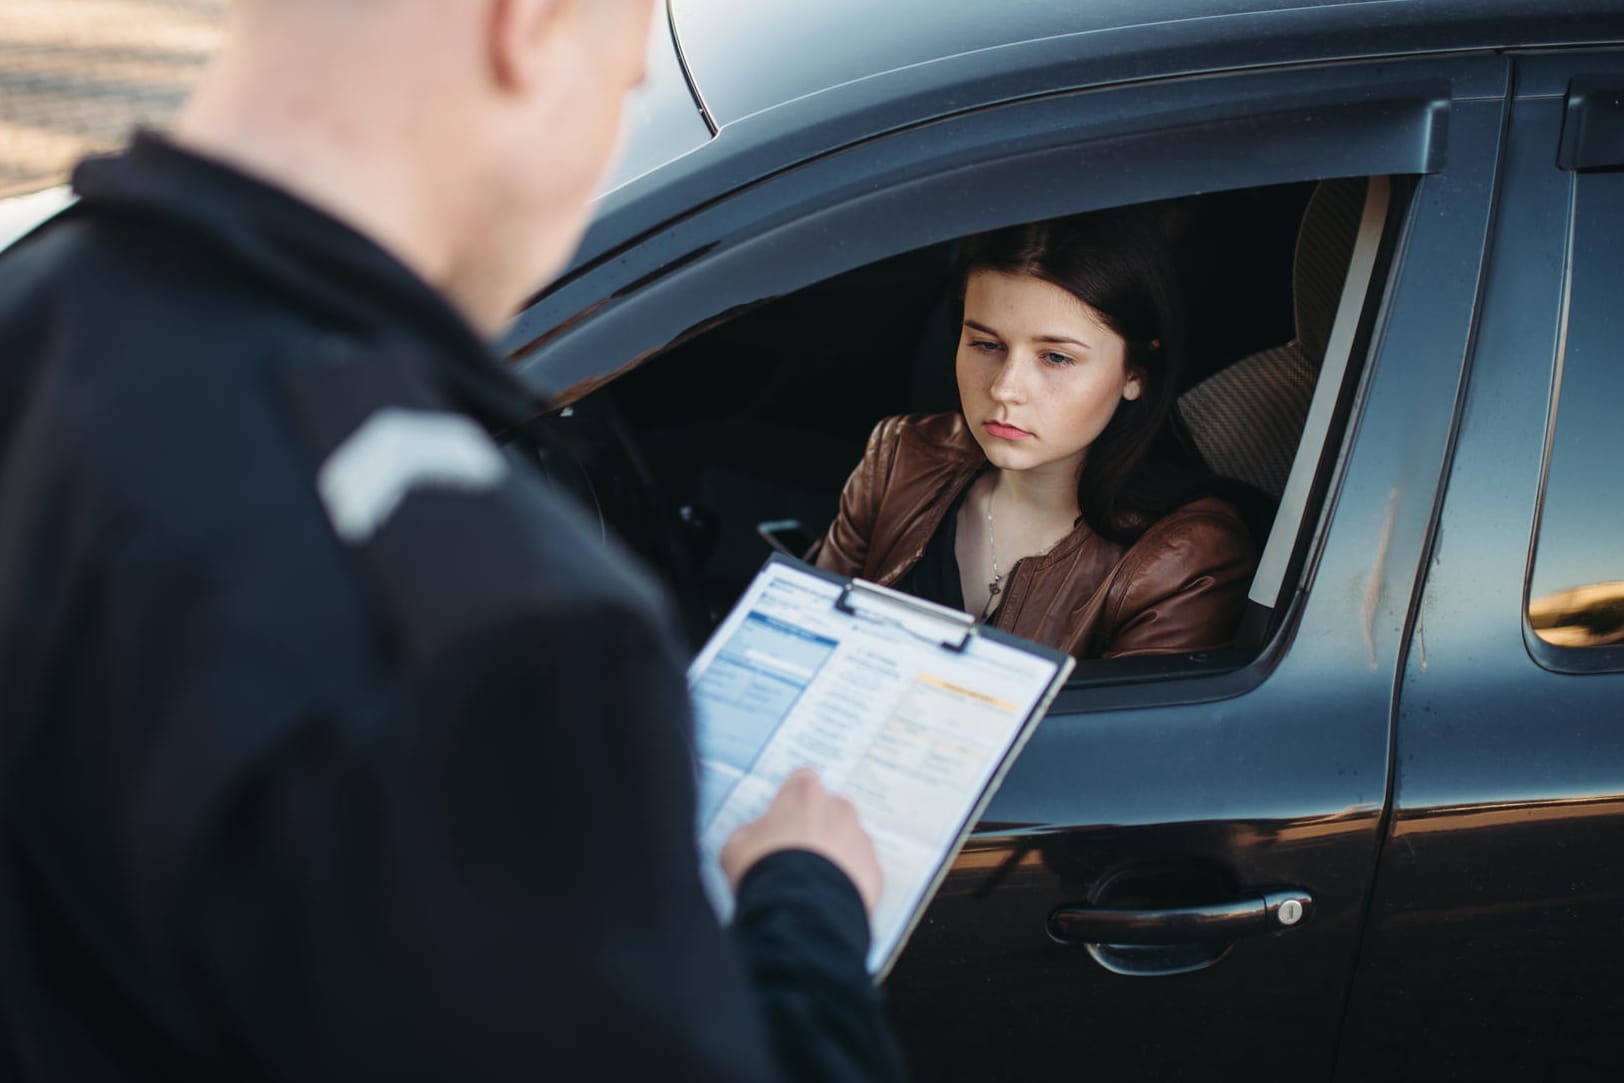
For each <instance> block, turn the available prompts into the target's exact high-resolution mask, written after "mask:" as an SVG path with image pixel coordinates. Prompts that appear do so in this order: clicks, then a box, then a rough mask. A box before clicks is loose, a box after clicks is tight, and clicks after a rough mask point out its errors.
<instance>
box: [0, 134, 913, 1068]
mask: <svg viewBox="0 0 1624 1083" xmlns="http://www.w3.org/2000/svg"><path fill="white" fill-rule="evenodd" d="M76 185H77V187H78V188H79V191H80V193H81V195H82V202H81V203H80V204H79V206H78V207H77V208H76V209H75V210H74V211H72V212H71V213H70V214H69V216H68V218H67V219H66V220H65V221H63V222H61V223H59V224H55V225H53V226H51V227H50V228H48V229H47V230H46V231H45V232H44V233H43V234H42V235H40V236H39V237H37V238H34V239H31V240H30V241H28V242H25V243H24V244H23V245H22V246H21V247H20V248H19V249H17V250H15V251H13V252H12V253H10V254H8V255H7V257H6V258H5V260H4V261H3V262H0V344H3V348H0V952H3V955H0V1016H3V1019H4V1024H5V1026H4V1030H3V1032H0V1033H3V1034H4V1035H5V1038H4V1039H3V1040H0V1044H4V1043H6V1042H9V1045H10V1049H9V1051H8V1054H9V1055H10V1056H12V1057H15V1058H16V1060H17V1061H18V1065H19V1066H20V1067H19V1068H18V1069H17V1070H20V1071H21V1075H22V1078H24V1079H39V1080H52V1081H56V1080H63V1081H70V1080H71V1081H74V1083H97V1081H101V1080H114V1079H119V1080H123V1079H154V1080H165V1081H171V1083H173V1081H181V1080H190V1079H203V1078H209V1079H232V1080H254V1079H288V1080H293V1079H298V1080H318V1079H333V1080H344V1081H346V1083H357V1081H362V1080H383V1079H419V1078H422V1079H429V1078H433V1079H457V1080H468V1081H473V1080H486V1079H514V1080H520V1079H522V1080H527V1081H535V1080H543V1079H585V1078H616V1079H634V1078H635V1079H643V1078H648V1079H656V1078H657V1079H704V1080H750V1081H756V1080H768V1079H774V1078H780V1077H785V1076H791V1077H796V1078H823V1077H826V1078H834V1079H857V1078H867V1077H870V1076H873V1075H888V1074H890V1073H892V1072H894V1071H895V1053H894V1051H893V1049H892V1048H891V1046H890V1044H889V1039H888V1038H887V1037H886V1035H885V1033H884V1030H883V1027H882V1024H881V1022H880V1017H879V1014H878V1010H877V1007H876V1003H875V995H874V993H873V990H872V988H871V987H870V985H869V983H868V981H867V978H866V977H865V975H864V973H863V968H862V958H863V953H864V951H865V950H866V947H867V935H868V934H867V928H866V923H865V922H864V919H863V914H862V911H861V906H860V903H859V902H858V899H857V896H856V893H855V891H854V890H853V889H852V887H851V885H850V883H849V882H848V881H847V880H846V879H845V878H844V877H843V876H842V875H840V874H839V873H838V872H837V871H835V870H834V868H833V867H832V866H830V865H829V864H828V863H827V862H825V861H823V860H822V859H821V858H817V857H814V856H812V855H809V854H784V855H778V856H776V857H773V858H769V859H767V860H766V861H764V862H762V863H761V864H760V865H758V866H757V868H756V869H755V870H754V871H753V872H752V874H751V875H750V876H749V877H748V878H747V879H746V881H745V884H744V885H743V888H742V891H741V897H740V901H739V902H740V908H739V916H738V918H737V920H736V922H735V925H734V928H733V931H732V933H731V934H729V933H725V932H724V931H723V930H721V929H720V928H718V926H717V924H716V921H715V919H714V917H713V916H712V915H711V913H710V910H709V908H708V906H707V903H706V902H705V900H704V898H703V896H702V893H701V889H700V886H699V880H698V875H697V870H696V859H695V853H694V844H693V842H692V833H693V823H692V821H693V794H692V789H693V780H692V766H691V764H692V760H691V751H690V747H689V743H688V737H687V729H686V727H687V715H686V710H687V708H686V691H685V687H684V683H683V678H682V675H681V669H680V663H681V659H680V658H679V657H678V654H677V651H676V649H675V648H674V646H673V638H672V636H671V635H670V634H669V633H668V629H667V624H668V621H667V618H666V616H665V610H664V607H663V605H662V601H661V599H660V597H659V596H658V594H657V592H656V591H655V589H654V588H653V587H652V586H651V584H650V582H649V581H647V580H646V579H645V577H644V576H643V574H641V573H640V572H638V571H636V570H634V569H633V568H632V567H631V565H630V563H629V561H628V560H627V559H626V558H624V557H623V556H621V555H619V553H618V552H616V551H615V550H614V547H613V546H606V545H605V543H604V541H603V539H602V538H601V537H600V535H599V533H598V532H597V530H596V529H594V528H590V527H588V525H587V524H585V523H583V522H582V521H581V519H580V518H579V517H578V516H577V514H576V513H575V512H574V511H573V510H572V509H570V508H567V507H566V506H564V504H563V503H562V502H561V501H560V499H559V498H557V497H555V496H553V495H551V494H550V493H549V492H548V491H547V489H546V486H545V485H543V484H541V483H540V482H539V481H538V478H537V476H535V475H534V474H533V472H532V471H531V470H530V468H529V467H528V466H526V465H525V464H524V463H523V462H521V461H520V460H519V459H518V458H515V457H513V456H510V455H507V454H504V453H501V452H498V451H496V450H495V448H496V445H495V444H494V443H493V442H492V441H491V440H490V439H489V438H488V437H487V436H486V433H487V432H489V433H495V434H501V433H504V432H509V431H513V430H515V429H517V428H518V427H519V426H521V425H522V423H523V422H524V421H525V420H526V419H527V418H530V417H531V416H533V415H534V414H535V413H536V412H537V411H538V404H537V403H536V401H535V400H534V399H532V398H531V397H530V396H529V395H528V394H526V393H525V392H524V391H523V390H522V389H521V388H520V387H519V386H518V385H517V383H516V382H514V381H513V380H512V379H511V378H510V377H509V376H508V375H507V374H506V373H505V372H504V371H503V370H501V369H500V368H499V367H498V366H497V365H496V363H494V362H493V361H492V359H491V357H490V355H489V353H488V352H487V350H486V348H485V346H484V345H483V344H482V343H481V342H480V341H478V340H477V339H476V338H475V337H474V336H473V334H472V333H471V331H470V330H469V329H468V328H467V327H466V325H465V324H464V323H463V322H462V321H461V320H460V318H459V317H458V316H457V315H455V314H454V313H453V312H452V310H451V309H450V308H448V307H447V305H446V304H445V303H444V302H443V301H442V300H441V299H440V298H439V297H438V296H437V295H436V294H435V293H434V292H433V291H432V290H431V289H430V288H428V287H427V286H426V285H425V284H423V283H422V282H421V281H420V280H418V279H417V278H416V277H414V276H413V275H412V274H411V273H410V272H409V271H408V270H407V269H406V268H405V267H403V266H402V265H401V264H399V263H397V262H396V261H395V260H393V259H392V258H390V257H389V256H388V255H386V254H385V253H384V252H382V251H381V250H380V249H378V248H377V247H376V246H375V245H373V244H372V243H370V242H369V241H368V240H366V239H364V238H362V237H361V236H359V235H357V234H355V233H353V232H351V231H350V230H348V229H346V228H345V227H344V226H342V225H340V224H339V223H337V222H335V221H333V220H332V219H330V218H328V217H326V216H325V215H322V214H320V213H319V212H317V211H316V210H314V209H312V208H310V207H308V206H306V205H304V204H302V203H300V202H298V201H296V200H294V199H292V198H291V197H289V196H287V195H285V194H282V193H280V192H277V191H275V190H272V189H269V188H266V187H263V186H261V185H259V184H257V183H255V182H253V181H250V180H248V179H247V178H245V177H243V176H241V175H239V174H236V173H234V172H232V171H231V170H229V169H226V168H224V167H222V166H219V165H215V164H211V163H208V162H205V161H203V160H200V159H198V158H196V157H193V156H191V155H188V154H185V153H182V152H180V151H179V150H177V149H175V148H174V147H172V146H170V145H168V144H165V143H164V142H162V141H160V140H158V139H156V138H154V137H151V136H143V137H140V138H138V140H137V141H136V143H135V145H134V147H133V149H132V150H131V151H130V152H129V153H128V154H127V155H124V156H121V157H117V158H113V159H109V160H104V161H100V162H93V163H89V164H87V165H86V166H84V167H81V169H80V171H79V174H78V175H77V177H76ZM6 1067H8V1066H6V1065H0V1074H4V1068H6ZM7 1078H10V1076H9V1075H7Z"/></svg>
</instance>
